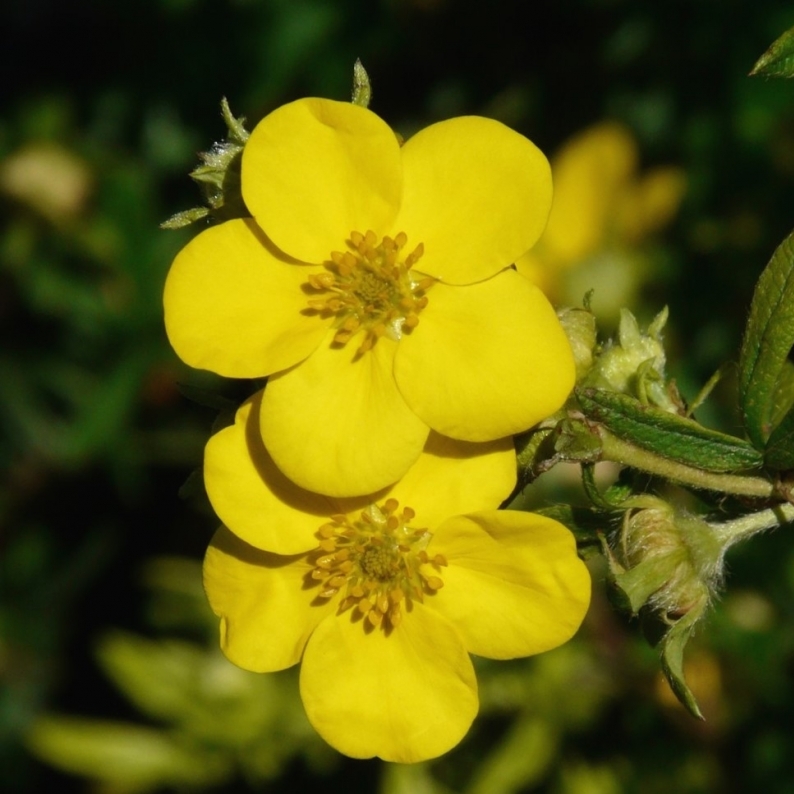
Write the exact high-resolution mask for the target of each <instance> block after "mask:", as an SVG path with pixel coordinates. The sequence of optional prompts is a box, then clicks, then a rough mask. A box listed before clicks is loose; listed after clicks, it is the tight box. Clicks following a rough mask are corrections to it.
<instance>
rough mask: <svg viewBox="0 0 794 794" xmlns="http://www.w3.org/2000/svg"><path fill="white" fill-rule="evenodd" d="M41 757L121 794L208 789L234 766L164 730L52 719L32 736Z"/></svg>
mask: <svg viewBox="0 0 794 794" xmlns="http://www.w3.org/2000/svg"><path fill="white" fill-rule="evenodd" d="M27 742H28V747H29V748H30V749H31V750H32V751H33V753H34V754H35V755H37V756H38V757H39V758H42V759H44V760H45V761H47V762H48V763H50V764H52V765H53V766H56V767H58V768H59V769H63V770H65V771H67V772H71V773H73V774H76V775H82V776H84V777H88V778H91V779H93V780H98V781H102V782H103V783H104V784H105V785H106V786H107V787H108V789H109V790H110V788H111V787H112V790H114V791H117V792H125V794H131V793H132V792H147V791H155V790H159V789H162V788H164V787H169V788H170V787H175V788H176V787H183V786H191V787H194V788H206V787H209V786H213V785H218V784H219V783H221V782H222V781H223V780H225V779H226V778H227V777H228V776H229V775H230V773H231V768H230V764H229V763H228V761H226V759H224V758H223V757H222V756H220V755H219V754H218V753H213V752H207V750H206V748H202V749H199V748H193V747H189V746H186V745H184V744H182V743H180V742H179V741H178V739H177V738H176V737H172V736H170V735H168V734H167V733H165V732H164V731H160V730H156V729H154V728H146V727H142V726H138V725H133V724H127V723H122V722H109V721H105V720H90V719H79V718H75V717H56V716H48V717H43V718H41V719H39V720H37V721H36V722H35V723H34V725H33V728H32V730H31V731H30V733H29V734H28V736H27Z"/></svg>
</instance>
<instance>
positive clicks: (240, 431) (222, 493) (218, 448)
mask: <svg viewBox="0 0 794 794" xmlns="http://www.w3.org/2000/svg"><path fill="white" fill-rule="evenodd" d="M261 403H262V392H258V393H257V394H255V395H254V396H253V397H251V398H250V399H249V400H247V401H246V402H244V403H243V404H242V406H240V408H239V410H238V411H237V416H236V417H235V422H234V424H233V425H231V426H230V427H226V428H224V429H223V430H221V431H220V432H218V433H216V434H215V435H214V436H212V438H210V440H209V442H207V447H206V449H205V452H204V484H205V485H206V488H207V495H208V496H209V498H210V502H212V506H213V508H214V509H215V512H216V513H217V514H218V517H219V518H220V520H221V521H223V523H224V524H226V526H227V527H229V529H231V530H232V531H233V532H234V533H235V534H236V535H238V536H239V537H240V538H242V539H243V540H244V541H245V542H246V543H250V544H251V545H253V546H256V547H257V548H260V549H267V550H268V551H272V552H276V553H277V554H298V553H300V552H303V551H309V550H310V549H312V548H314V547H315V546H316V545H317V542H318V538H317V535H316V532H317V530H318V529H319V528H320V526H321V525H322V524H324V523H326V522H327V520H328V516H330V515H332V514H333V513H334V512H336V506H335V505H333V504H332V503H331V501H330V500H329V499H327V498H325V497H323V496H320V495H318V494H315V493H311V492H309V491H304V490H303V488H300V487H298V486H297V485H295V484H294V483H293V482H291V481H290V480H288V479H287V478H286V477H285V476H284V475H283V474H282V473H281V472H280V471H279V470H278V468H277V467H276V464H275V463H273V460H272V458H271V457H270V455H269V454H268V453H267V450H266V449H265V445H264V443H263V442H262V434H261V431H260V428H259V412H260V406H261Z"/></svg>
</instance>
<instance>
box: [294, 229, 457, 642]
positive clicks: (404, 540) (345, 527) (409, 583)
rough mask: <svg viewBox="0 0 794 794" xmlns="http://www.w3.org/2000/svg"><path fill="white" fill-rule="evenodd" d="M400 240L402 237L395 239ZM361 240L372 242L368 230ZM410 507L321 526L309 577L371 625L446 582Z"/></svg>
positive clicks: (390, 619)
mask: <svg viewBox="0 0 794 794" xmlns="http://www.w3.org/2000/svg"><path fill="white" fill-rule="evenodd" d="M391 242H393V243H394V244H395V245H397V243H398V242H399V240H395V241H390V242H389V243H387V244H391ZM360 244H361V245H362V246H364V245H366V244H367V240H366V238H365V237H363V236H362V238H361V241H360ZM415 515H416V514H415V511H414V510H413V509H412V508H410V507H403V508H402V509H400V504H399V502H398V501H397V500H396V499H388V500H386V501H385V502H384V503H383V504H382V505H374V504H373V505H370V506H369V507H368V508H366V509H365V510H362V511H361V512H360V513H358V515H356V516H345V515H341V514H338V515H334V516H332V517H331V523H326V524H323V525H322V526H321V527H320V528H319V529H318V531H317V537H318V544H317V549H316V551H315V552H314V553H313V554H312V555H310V558H309V559H310V560H311V561H312V564H313V566H314V568H313V569H312V571H311V572H310V576H309V579H310V581H312V582H316V583H317V584H318V585H319V590H318V593H317V597H318V598H319V599H321V600H323V601H326V602H327V601H329V600H331V599H333V598H335V597H337V596H339V602H338V607H339V612H340V613H344V612H346V611H348V610H353V614H354V615H358V616H359V617H360V619H364V623H365V625H366V626H368V627H369V628H370V629H377V628H383V629H384V630H386V631H387V632H388V631H390V630H393V629H396V628H397V627H398V626H399V625H401V623H402V622H403V620H404V619H405V612H406V610H407V611H410V608H411V602H412V601H420V602H421V601H422V600H423V599H424V598H425V597H426V596H429V595H433V594H434V593H436V592H437V591H438V590H440V589H441V587H442V586H443V584H444V583H443V581H442V579H441V578H440V576H438V575H435V574H432V575H431V574H430V573H429V572H426V571H423V570H422V569H421V568H422V566H423V565H432V566H433V568H434V569H435V571H436V572H437V571H438V570H439V569H440V568H441V567H443V566H445V565H446V564H447V561H446V559H445V558H444V556H443V555H441V554H435V555H434V556H433V557H432V559H431V557H430V556H429V555H428V553H427V551H426V546H427V544H428V543H429V542H430V539H431V537H432V536H431V534H430V533H429V532H427V531H426V530H423V529H416V528H414V527H412V526H410V522H411V520H412V519H413V518H414V517H415Z"/></svg>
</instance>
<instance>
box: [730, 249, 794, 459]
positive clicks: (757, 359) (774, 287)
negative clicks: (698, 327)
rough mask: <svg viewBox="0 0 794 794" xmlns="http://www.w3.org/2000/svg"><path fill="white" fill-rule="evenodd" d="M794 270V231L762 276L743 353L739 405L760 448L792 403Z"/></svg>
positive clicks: (753, 439)
mask: <svg viewBox="0 0 794 794" xmlns="http://www.w3.org/2000/svg"><path fill="white" fill-rule="evenodd" d="M793 273H794V235H789V236H788V237H787V238H786V239H785V240H784V241H783V242H782V243H781V244H780V246H778V248H777V250H776V251H775V253H774V254H773V255H772V259H771V260H770V262H769V264H768V265H767V266H766V268H765V270H764V272H763V273H762V274H761V277H760V278H759V279H758V284H757V285H756V288H755V294H754V295H753V302H752V304H751V306H750V319H749V320H748V321H747V328H746V330H745V335H744V341H743V343H742V349H741V352H740V354H739V405H740V408H741V411H742V417H743V420H744V426H745V430H746V431H747V435H748V436H749V437H750V440H751V441H752V442H753V444H755V446H756V447H758V448H759V449H763V448H764V446H765V444H766V441H767V439H768V438H769V437H770V435H771V434H772V431H773V430H774V422H775V421H776V419H777V418H778V417H781V416H783V415H784V413H786V412H787V411H788V409H789V408H790V407H791V405H790V403H789V404H788V405H781V393H780V386H779V384H780V382H781V380H782V379H784V376H785V375H786V370H787V359H788V354H789V351H790V350H791V346H792V344H794V277H793V275H792V274H793ZM783 396H785V397H787V398H790V395H789V394H786V395H783Z"/></svg>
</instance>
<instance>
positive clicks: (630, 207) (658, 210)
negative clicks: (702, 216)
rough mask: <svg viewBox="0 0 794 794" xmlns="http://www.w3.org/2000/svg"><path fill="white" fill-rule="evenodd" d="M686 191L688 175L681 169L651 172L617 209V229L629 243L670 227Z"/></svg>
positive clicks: (663, 169) (652, 170) (669, 167)
mask: <svg viewBox="0 0 794 794" xmlns="http://www.w3.org/2000/svg"><path fill="white" fill-rule="evenodd" d="M685 191H686V175H685V174H684V172H683V171H682V170H681V169H680V168H674V167H672V166H666V167H665V166H660V167H659V168H653V169H651V170H650V171H649V172H648V173H647V174H646V175H645V176H644V177H643V178H642V180H641V181H639V182H637V183H636V184H634V185H632V187H631V190H627V191H625V194H624V195H623V196H622V197H621V201H620V202H618V206H617V208H616V218H615V225H616V226H617V227H618V230H619V233H620V234H621V235H622V236H623V238H624V239H625V240H626V241H627V242H629V243H635V244H636V243H638V242H639V241H640V240H641V239H642V238H643V237H644V236H645V235H647V234H652V233H653V232H656V231H658V230H659V229H661V228H662V227H663V226H665V225H666V224H668V223H669V222H670V221H671V220H672V218H673V216H674V215H675V213H676V211H677V210H678V207H679V206H680V204H681V199H682V198H683V197H684V192H685Z"/></svg>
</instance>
